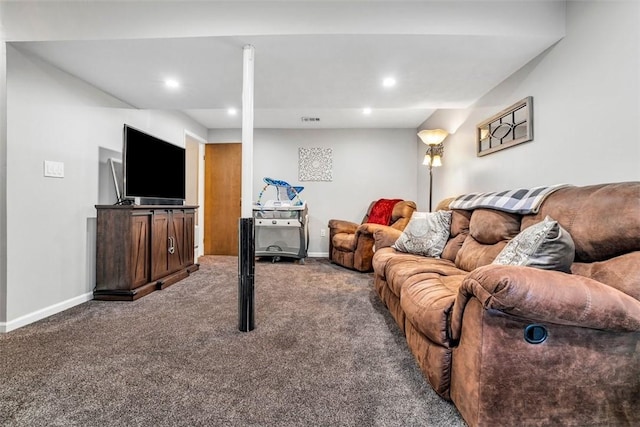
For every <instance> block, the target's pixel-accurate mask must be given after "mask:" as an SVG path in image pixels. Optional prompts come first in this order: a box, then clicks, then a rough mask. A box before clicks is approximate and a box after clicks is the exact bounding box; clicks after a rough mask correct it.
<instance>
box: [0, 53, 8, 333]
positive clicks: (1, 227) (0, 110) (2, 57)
mask: <svg viewBox="0 0 640 427" xmlns="http://www.w3.org/2000/svg"><path fill="white" fill-rule="evenodd" d="M6 195H7V45H6V43H5V42H4V41H0V322H2V321H3V320H4V319H6V318H7V299H6V298H5V295H6V294H7V197H6Z"/></svg>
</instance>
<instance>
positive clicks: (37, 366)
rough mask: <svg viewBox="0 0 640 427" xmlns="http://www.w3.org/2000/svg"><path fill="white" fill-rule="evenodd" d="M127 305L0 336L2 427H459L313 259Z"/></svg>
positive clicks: (209, 273)
mask: <svg viewBox="0 0 640 427" xmlns="http://www.w3.org/2000/svg"><path fill="white" fill-rule="evenodd" d="M200 263H201V269H200V270H199V271H197V272H195V273H194V274H192V275H191V276H190V277H189V278H187V279H185V280H183V281H181V282H178V283H176V284H175V285H173V286H171V287H169V288H167V289H165V290H163V291H157V292H154V293H152V294H150V295H148V296H146V297H143V298H141V299H139V300H138V301H134V302H106V301H89V302H87V303H85V304H82V305H80V306H77V307H74V308H72V309H70V310H67V311H65V312H63V313H60V314H57V315H55V316H52V317H49V318H47V319H44V320H42V321H40V322H37V323H34V324H32V325H29V326H26V327H24V328H21V329H18V330H15V331H12V332H9V333H7V334H1V335H0V368H1V369H0V374H1V383H0V425H2V426H301V425H304V426H306V425H323V426H334V425H336V426H338V425H344V426H418V425H419V426H464V423H463V421H462V420H461V418H460V416H459V414H458V412H457V411H456V409H455V407H454V406H453V405H452V404H451V403H449V402H446V401H444V400H442V399H441V398H440V397H438V396H437V395H436V394H435V393H434V392H433V391H432V390H431V388H430V386H429V385H428V383H427V382H426V380H425V379H424V378H423V377H422V374H421V373H420V371H419V370H418V368H417V366H416V363H415V362H414V360H413V357H412V355H411V354H410V352H409V350H408V348H407V347H406V344H405V341H404V338H403V337H402V335H401V334H400V333H399V330H398V328H397V326H396V325H395V323H394V322H393V320H392V318H391V317H390V315H389V313H388V312H387V310H386V308H385V307H384V306H383V305H382V304H381V303H380V301H379V299H378V297H377V295H376V293H375V291H374V290H373V276H372V274H361V273H356V272H353V271H349V270H346V269H343V268H341V267H338V266H335V265H332V264H330V263H329V261H328V260H326V259H308V260H307V262H306V264H304V265H301V264H297V263H294V262H290V261H282V262H277V263H275V264H274V263H271V262H257V263H256V292H255V294H256V329H255V330H253V331H251V332H240V331H238V328H237V324H238V314H237V307H238V304H237V287H238V269H237V259H236V258H235V257H203V258H201V259H200Z"/></svg>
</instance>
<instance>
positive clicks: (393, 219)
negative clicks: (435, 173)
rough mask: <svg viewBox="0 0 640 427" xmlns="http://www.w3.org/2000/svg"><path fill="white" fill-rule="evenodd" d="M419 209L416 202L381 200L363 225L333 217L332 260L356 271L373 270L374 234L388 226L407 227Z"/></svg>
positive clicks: (330, 221)
mask: <svg viewBox="0 0 640 427" xmlns="http://www.w3.org/2000/svg"><path fill="white" fill-rule="evenodd" d="M415 210H416V204H415V202H412V201H408V200H400V199H380V200H377V201H374V202H371V204H370V205H369V208H368V209H367V213H366V214H365V216H364V218H363V219H362V223H361V224H356V223H355V222H350V221H345V220H340V219H332V220H329V260H331V262H333V263H335V264H339V265H341V266H343V267H347V268H351V269H353V270H358V271H362V272H367V271H372V269H373V268H372V265H371V259H372V258H373V251H374V247H373V244H374V238H373V233H374V232H375V231H376V230H378V229H380V228H385V227H391V228H395V229H396V230H400V231H402V230H404V228H405V227H406V226H407V224H408V223H409V220H410V219H411V215H412V214H413V212H414V211H415Z"/></svg>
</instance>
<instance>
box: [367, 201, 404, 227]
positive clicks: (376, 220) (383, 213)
mask: <svg viewBox="0 0 640 427" xmlns="http://www.w3.org/2000/svg"><path fill="white" fill-rule="evenodd" d="M401 201H402V199H380V200H378V201H377V202H375V204H374V205H373V207H372V208H371V212H369V218H368V219H367V222H368V223H371V224H382V225H389V221H391V213H392V212H393V207H394V206H395V205H396V203H398V202H401Z"/></svg>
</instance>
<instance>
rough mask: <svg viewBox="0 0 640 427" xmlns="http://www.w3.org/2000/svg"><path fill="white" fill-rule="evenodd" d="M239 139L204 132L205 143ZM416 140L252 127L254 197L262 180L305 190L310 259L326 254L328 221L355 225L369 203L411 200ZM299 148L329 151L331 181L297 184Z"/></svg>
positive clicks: (393, 133) (373, 132)
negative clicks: (322, 231) (253, 128)
mask: <svg viewBox="0 0 640 427" xmlns="http://www.w3.org/2000/svg"><path fill="white" fill-rule="evenodd" d="M238 141H240V132H239V131H236V132H234V131H230V130H224V129H223V130H220V131H217V130H209V142H212V143H214V142H238ZM415 141H416V133H415V130H414V129H323V130H321V129H316V130H311V129H309V130H299V129H256V130H255V132H254V142H253V149H254V157H253V159H254V168H253V177H254V181H255V182H254V183H253V199H254V200H256V199H257V198H258V195H259V193H260V191H261V190H262V189H263V188H264V185H265V184H264V182H263V181H262V179H263V178H264V177H265V176H267V177H270V178H274V179H281V180H283V181H287V182H288V183H290V184H292V185H302V186H304V187H305V189H304V191H303V192H302V193H301V194H300V197H301V198H302V199H303V200H305V201H306V202H307V204H308V207H309V218H310V219H309V227H310V231H309V234H310V238H309V255H310V256H326V255H327V254H328V251H329V240H328V237H320V230H321V229H325V230H326V227H327V223H328V222H329V220H330V219H332V218H338V219H345V220H349V221H353V222H360V221H361V220H362V217H363V216H364V214H365V213H366V209H367V207H368V206H369V203H371V201H373V200H377V199H380V198H401V199H406V200H415V199H416V197H417V187H416V185H417V183H416V173H417V162H416V157H415V144H416V142H415ZM300 147H306V148H311V147H320V148H331V149H332V153H333V181H330V182H329V181H327V182H324V181H314V182H312V181H303V182H301V181H299V180H298V148H300ZM274 198H275V190H273V189H272V188H268V189H267V190H266V191H265V194H264V196H263V202H264V201H266V200H268V199H274ZM327 235H328V232H327Z"/></svg>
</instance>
